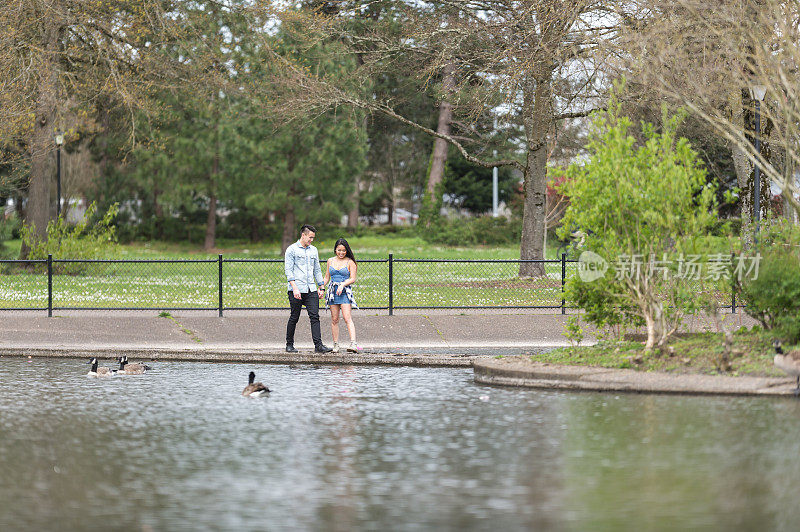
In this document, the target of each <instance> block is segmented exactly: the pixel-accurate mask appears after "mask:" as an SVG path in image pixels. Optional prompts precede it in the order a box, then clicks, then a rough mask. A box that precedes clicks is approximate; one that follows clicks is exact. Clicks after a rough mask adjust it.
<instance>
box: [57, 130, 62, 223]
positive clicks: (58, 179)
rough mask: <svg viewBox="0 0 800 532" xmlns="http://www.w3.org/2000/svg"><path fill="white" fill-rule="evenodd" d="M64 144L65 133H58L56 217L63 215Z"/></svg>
mask: <svg viewBox="0 0 800 532" xmlns="http://www.w3.org/2000/svg"><path fill="white" fill-rule="evenodd" d="M63 145H64V134H63V133H61V132H60V131H58V132H57V133H56V217H57V218H60V217H61V146H63Z"/></svg>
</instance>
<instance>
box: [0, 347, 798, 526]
mask: <svg viewBox="0 0 800 532" xmlns="http://www.w3.org/2000/svg"><path fill="white" fill-rule="evenodd" d="M154 365H155V368H154V371H152V372H150V373H149V374H147V375H145V376H126V377H114V378H112V379H106V380H101V379H90V378H87V377H86V376H85V374H86V372H87V371H88V366H87V365H86V364H85V363H84V361H82V360H42V359H38V360H33V361H30V362H29V361H27V360H24V359H14V358H3V359H0V472H1V473H0V501H1V502H0V529H2V530H18V529H22V530H31V529H45V530H52V529H58V530H79V529H80V530H86V529H125V530H151V529H152V530H200V529H205V530H208V529H212V530H230V529H243V530H256V529H264V530H365V529H367V530H429V529H441V530H463V529H479V530H487V529H490V528H491V529H495V530H498V531H499V530H523V529H546V530H619V529H629V530H633V529H642V528H645V529H650V530H662V529H663V530H674V529H708V530H717V529H720V530H723V529H730V528H735V529H771V530H796V529H798V527H800V505H798V504H796V503H795V501H794V499H795V498H796V495H795V494H796V492H797V484H796V482H797V480H798V479H800V460H798V458H799V457H800V453H798V446H800V422H799V420H800V401H795V400H793V399H775V398H730V397H711V398H709V397H682V396H653V395H614V394H593V393H592V394H589V393H564V392H555V391H552V392H549V391H536V390H524V389H522V390H521V389H505V388H492V387H486V386H480V385H476V384H474V383H473V382H472V371H471V370H465V369H446V368H445V369H439V368H434V369H430V368H402V367H400V368H394V367H345V366H322V367H320V368H316V369H315V368H313V367H311V366H297V367H289V366H287V365H256V364H206V363H191V362H160V363H154ZM251 369H253V370H255V371H256V375H257V380H263V381H264V382H265V384H268V385H269V387H270V388H272V390H273V393H272V394H271V395H270V396H269V397H268V398H262V399H249V398H245V397H241V396H240V395H239V394H240V392H241V390H242V388H243V387H244V385H245V384H246V380H247V373H248V372H249V371H250V370H251Z"/></svg>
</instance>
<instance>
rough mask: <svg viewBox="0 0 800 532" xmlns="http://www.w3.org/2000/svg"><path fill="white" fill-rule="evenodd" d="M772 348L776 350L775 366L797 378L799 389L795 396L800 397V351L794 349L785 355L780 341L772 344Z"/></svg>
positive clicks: (795, 391) (796, 389) (796, 390)
mask: <svg viewBox="0 0 800 532" xmlns="http://www.w3.org/2000/svg"><path fill="white" fill-rule="evenodd" d="M772 346H773V347H774V348H775V358H773V361H774V362H775V365H776V366H777V367H779V368H781V369H782V370H783V371H785V372H786V373H788V374H789V375H793V376H794V377H796V378H797V381H796V382H797V388H795V390H794V395H795V396H797V395H800V349H793V350H791V351H789V352H788V353H784V352H783V348H782V346H781V342H780V340H775V341H774V342H772Z"/></svg>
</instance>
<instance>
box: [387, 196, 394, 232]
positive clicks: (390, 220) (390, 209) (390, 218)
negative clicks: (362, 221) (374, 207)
mask: <svg viewBox="0 0 800 532" xmlns="http://www.w3.org/2000/svg"><path fill="white" fill-rule="evenodd" d="M386 216H387V218H386V225H394V194H393V193H392V192H389V198H388V201H387V202H386Z"/></svg>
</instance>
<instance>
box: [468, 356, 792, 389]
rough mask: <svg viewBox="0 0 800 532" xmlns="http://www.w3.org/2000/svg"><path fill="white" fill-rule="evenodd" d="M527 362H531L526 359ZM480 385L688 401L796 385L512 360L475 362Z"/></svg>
mask: <svg viewBox="0 0 800 532" xmlns="http://www.w3.org/2000/svg"><path fill="white" fill-rule="evenodd" d="M526 358H527V357H526ZM473 370H474V375H475V382H477V383H481V384H489V385H499V386H520V387H527V388H542V389H555V390H574V391H592V392H630V393H658V394H683V395H751V396H793V395H794V388H795V386H794V380H793V379H789V378H774V377H727V376H719V375H695V374H692V375H685V374H684V375H677V374H672V373H663V372H641V371H636V370H632V369H609V368H598V367H588V366H587V367H584V366H560V365H555V364H545V363H542V362H533V361H530V360H521V359H520V358H517V359H512V357H507V358H502V359H496V358H490V357H477V358H475V359H474V360H473Z"/></svg>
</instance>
